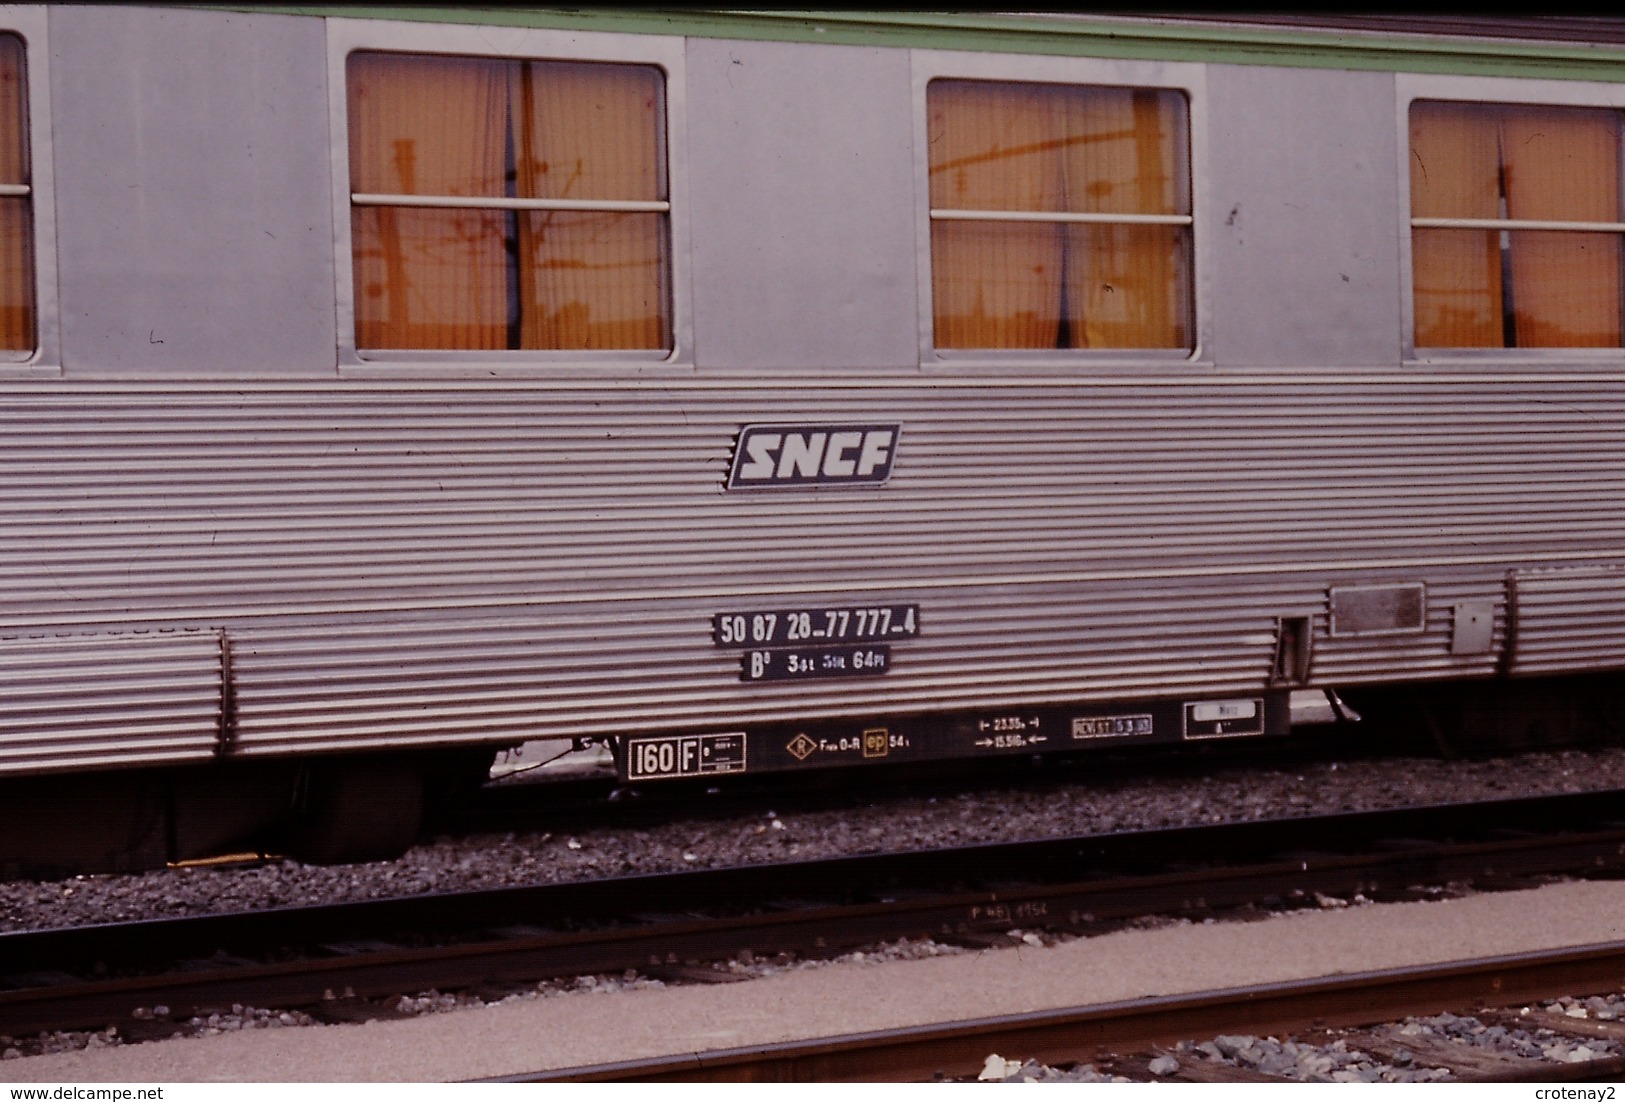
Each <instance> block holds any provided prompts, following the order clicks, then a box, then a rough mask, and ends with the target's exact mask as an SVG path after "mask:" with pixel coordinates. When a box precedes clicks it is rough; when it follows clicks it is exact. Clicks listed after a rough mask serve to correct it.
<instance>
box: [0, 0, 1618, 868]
mask: <svg viewBox="0 0 1625 1102" xmlns="http://www.w3.org/2000/svg"><path fill="white" fill-rule="evenodd" d="M1296 22H1297V23H1298V24H1300V25H1295V26H1290V27H1289V26H1286V25H1285V24H1284V23H1283V25H1282V26H1269V27H1259V26H1252V25H1247V24H1246V23H1245V21H1240V20H1232V21H1229V22H1228V23H1217V24H1213V23H1207V22H1203V21H1199V20H1188V19H1186V20H1160V19H1102V18H1093V17H1070V16H1058V15H1051V16H989V15H977V16H971V15H965V16H958V15H931V16H903V15H898V14H891V15H877V14H864V13H853V14H850V15H846V16H839V17H834V18H826V17H817V18H814V17H806V16H800V15H796V14H793V13H757V14H753V15H747V14H743V13H703V12H695V13H686V14H683V13H668V14H665V15H660V14H651V13H616V12H602V13H592V12H575V13H570V12H546V11H519V10H514V11H510V12H504V13H483V14H477V13H470V12H440V11H435V10H431V9H422V10H416V11H411V12H406V11H402V12H389V11H383V10H373V11H349V10H340V9H333V11H332V12H330V13H329V14H327V15H312V14H309V13H308V12H307V11H306V10H305V9H298V10H294V9H289V11H288V12H286V13H281V12H277V11H274V10H268V9H255V10H252V11H244V12H228V11H201V10H169V9H164V10H158V9H143V8H139V7H127V8H93V7H78V6H72V5H64V6H61V7H20V8H15V9H0V300H3V301H0V345H4V348H5V349H9V351H4V350H0V391H3V392H4V394H5V400H4V401H3V402H0V514H3V516H0V559H3V560H4V562H5V564H6V566H7V569H6V570H4V571H3V572H0V789H3V791H4V797H5V798H6V799H7V800H8V802H9V804H10V806H11V807H12V808H13V812H12V813H11V814H10V815H9V816H8V819H9V821H10V822H11V823H15V824H29V825H28V826H26V827H24V826H21V825H19V826H17V827H16V828H13V827H11V826H8V828H7V835H8V838H7V841H6V842H5V843H4V844H0V864H3V865H4V866H5V868H7V869H9V870H11V871H12V872H17V871H22V872H30V873H39V872H56V871H63V870H82V869H89V868H107V867H139V866H142V865H145V864H151V863H155V862H160V861H163V860H166V859H168V860H173V859H178V858H182V857H186V856H191V855H196V854H200V853H205V852H214V851H218V850H220V849H221V848H223V847H232V846H259V847H273V848H281V849H292V850H294V851H295V852H298V853H301V854H303V855H305V856H308V857H311V858H316V859H327V860H334V859H343V858H346V857H354V856H361V855H367V854H376V853H384V852H389V851H391V850H394V849H398V848H399V847H401V846H403V845H405V844H406V843H407V842H409V841H410V839H411V837H412V836H413V833H414V831H415V830H416V825H417V822H418V820H419V816H420V814H421V812H422V809H423V806H424V803H425V801H426V800H430V801H432V800H433V799H435V798H437V796H438V795H439V794H440V793H441V792H442V790H444V789H448V788H452V787H456V786H459V785H462V784H465V783H472V782H474V781H476V780H477V779H478V778H479V777H481V776H482V775H483V771H484V768H485V765H486V763H487V762H488V761H489V757H490V754H491V753H492V752H493V751H494V750H495V749H497V748H500V747H505V746H511V745H515V744H517V743H519V742H522V741H525V740H528V739H534V738H558V739H577V740H603V741H607V742H609V743H610V744H612V745H613V746H614V747H615V748H616V752H617V758H618V762H619V766H620V769H621V771H622V774H623V776H625V777H626V778H627V779H629V780H631V781H634V782H638V783H642V782H653V781H657V780H662V779H666V778H671V777H684V776H687V777H694V776H705V775H721V774H727V773H735V772H741V771H743V772H756V771H771V770H775V769H796V768H812V767H830V766H843V765H860V764H875V763H884V762H908V761H918V760H926V759H930V758H937V757H956V756H971V757H975V756H985V755H1000V754H1032V753H1043V752H1050V751H1057V750H1074V749H1089V748H1094V747H1099V746H1109V745H1129V744H1134V743H1139V742H1170V741H1180V742H1183V741H1201V740H1204V739H1211V738H1226V737H1242V736H1252V735H1270V734H1281V733H1284V732H1285V731H1286V730H1287V729H1288V727H1289V724H1290V710H1289V697H1290V695H1291V694H1292V693H1293V692H1294V691H1298V692H1307V691H1311V690H1314V691H1320V690H1335V691H1341V692H1343V693H1345V694H1346V695H1347V696H1348V697H1349V699H1350V700H1351V701H1352V702H1353V703H1354V704H1355V705H1356V707H1357V708H1359V709H1361V710H1371V711H1372V712H1374V713H1375V714H1378V715H1385V714H1390V713H1395V712H1398V711H1399V710H1400V709H1402V708H1404V709H1411V708H1414V707H1416V706H1420V705H1427V706H1429V707H1431V709H1432V711H1433V713H1434V718H1435V722H1442V723H1443V724H1444V725H1445V726H1453V725H1454V726H1459V727H1461V728H1462V731H1463V733H1466V732H1467V731H1469V730H1470V731H1471V732H1472V733H1474V734H1475V735H1476V736H1478V737H1492V738H1502V739H1504V740H1512V739H1514V738H1536V739H1540V740H1554V739H1558V738H1562V737H1567V736H1569V735H1573V734H1588V733H1592V729H1593V728H1597V727H1602V728H1607V727H1609V726H1610V725H1611V724H1612V723H1613V721H1612V718H1611V717H1612V715H1613V713H1614V709H1615V708H1616V707H1617V705H1618V703H1619V702H1618V700H1617V693H1616V692H1615V691H1614V690H1612V689H1611V687H1610V686H1611V683H1610V682H1608V681H1606V680H1601V681H1599V680H1597V676H1596V675H1599V674H1605V673H1606V672H1608V671H1614V670H1617V669H1618V668H1619V667H1620V666H1622V665H1625V583H1622V582H1621V580H1620V579H1621V578H1622V577H1625V571H1622V567H1625V511H1622V509H1621V505H1620V502H1621V501H1622V500H1625V495H1622V494H1621V492H1620V491H1621V489H1622V488H1625V449H1622V448H1621V447H1620V445H1621V443H1622V442H1625V397H1622V396H1621V391H1620V383H1621V372H1622V368H1625V358H1622V355H1621V352H1620V349H1621V345H1622V337H1621V331H1622V322H1621V314H1622V309H1625V307H1622V305H1621V303H1622V296H1621V293H1620V288H1619V286H1618V283H1619V276H1618V271H1619V268H1620V265H1619V259H1620V258H1619V256H1618V253H1619V239H1620V235H1621V233H1625V222H1622V221H1621V219H1622V216H1621V214H1620V213H1619V200H1620V193H1619V180H1618V175H1619V173H1618V168H1617V164H1618V161H1619V154H1620V150H1621V146H1620V142H1619V132H1620V121H1619V120H1620V112H1621V110H1622V109H1625V90H1622V87H1625V86H1622V85H1620V84H1618V83H1616V81H1617V80H1618V74H1619V72H1621V71H1625V70H1621V69H1620V68H1619V64H1620V61H1621V60H1622V59H1625V54H1620V52H1619V49H1618V47H1617V46H1615V45H1613V44H1612V40H1611V39H1609V38H1608V37H1607V36H1608V35H1609V34H1613V33H1615V32H1616V31H1617V30H1618V26H1617V25H1618V24H1619V22H1620V21H1611V22H1608V23H1606V24H1591V23H1585V24H1584V25H1583V26H1578V25H1577V26H1570V25H1569V24H1570V23H1573V21H1568V22H1567V23H1565V24H1564V26H1563V27H1562V28H1560V29H1557V28H1555V25H1551V24H1542V23H1540V22H1539V21H1536V23H1535V27H1536V28H1538V27H1540V26H1547V27H1549V28H1552V29H1554V30H1555V31H1556V33H1555V34H1553V35H1552V36H1551V37H1550V38H1548V39H1544V40H1543V39H1538V38H1533V39H1532V38H1530V37H1528V36H1529V35H1530V34H1531V33H1532V31H1533V29H1534V28H1532V27H1531V26H1530V25H1529V21H1517V20H1511V21H1504V22H1503V23H1501V24H1495V25H1494V26H1490V25H1485V26H1482V27H1479V28H1477V30H1478V31H1479V32H1480V33H1479V34H1478V35H1477V36H1465V37H1464V36H1460V35H1456V34H1453V33H1452V32H1453V30H1455V28H1452V27H1449V26H1446V25H1442V24H1438V23H1432V24H1430V23H1428V21H1426V20H1422V21H1420V22H1417V21H1409V22H1404V21H1401V22H1397V23H1392V24H1387V25H1384V26H1372V25H1367V24H1368V23H1369V21H1365V22H1362V23H1361V24H1360V25H1359V26H1349V27H1343V28H1336V27H1327V26H1306V25H1301V24H1302V21H1301V20H1299V21H1296ZM1587 35H1590V36H1592V37H1593V38H1597V41H1596V42H1593V43H1591V44H1589V45H1587V44H1584V43H1583V40H1584V38H1585V36H1587ZM1599 36H1600V37H1599ZM1558 37H1561V38H1562V39H1563V40H1562V41H1556V40H1553V39H1555V38H1558ZM114 58H116V59H117V64H111V63H110V59H114ZM1536 132H1538V133H1539V134H1541V135H1543V137H1542V138H1541V140H1542V141H1546V142H1548V143H1555V144H1548V145H1546V146H1543V147H1542V148H1541V151H1540V154H1539V156H1538V157H1537V158H1536V159H1535V160H1533V161H1532V160H1530V159H1529V158H1528V155H1527V153H1525V152H1520V150H1521V149H1523V146H1522V145H1520V144H1519V139H1520V138H1524V139H1527V138H1528V137H1529V136H1530V135H1531V134H1533V133H1536ZM1525 144H1527V143H1525ZM1610 163H1612V164H1614V166H1615V167H1614V168H1613V170H1612V171H1611V173H1610V171H1609V170H1608V165H1609V164H1610ZM1553 166H1556V168H1557V169H1558V171H1557V172H1556V173H1553V172H1551V171H1549V170H1550V168H1551V167H1553ZM1577 180H1578V181H1582V182H1581V183H1576V182H1575V181H1577ZM1509 181H1510V182H1509ZM1610 203H1612V204H1613V205H1612V207H1610V205H1609V204H1610ZM1599 257H1601V258H1602V259H1601V260H1599V259H1598V258H1599ZM1609 258H1612V260H1610V259H1609ZM1609 264H1612V265H1613V268H1612V272H1613V274H1612V276H1611V277H1610V276H1609V275H1608V274H1607V273H1608V266H1609ZM1577 679H1578V680H1577ZM1475 709H1476V711H1475ZM1507 717H1512V719H1511V720H1508V719H1507ZM1490 718H1496V719H1498V720H1500V721H1501V726H1502V727H1503V728H1506V729H1505V730H1502V731H1499V732H1497V731H1493V730H1488V729H1487V726H1486V723H1485V721H1486V720H1487V719H1490ZM87 810H88V811H90V812H93V813H91V814H87ZM41 823H44V824H48V825H47V827H46V828H44V829H41V828H40V827H39V826H38V824H41Z"/></svg>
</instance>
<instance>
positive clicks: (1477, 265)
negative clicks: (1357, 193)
mask: <svg viewBox="0 0 1625 1102" xmlns="http://www.w3.org/2000/svg"><path fill="white" fill-rule="evenodd" d="M1500 162H1501V153H1500V126H1499V122H1498V117H1497V112H1496V111H1495V109H1493V108H1484V107H1480V106H1477V105H1475V104H1457V103H1418V104H1416V105H1414V106H1413V107H1412V108H1411V215H1412V217H1415V218H1499V217H1500V216H1501V213H1500V209H1501V198H1500V196H1501V191H1500V179H1499V174H1500ZM1411 281H1412V286H1413V287H1414V289H1415V303H1416V343H1417V344H1418V345H1419V346H1426V347H1435V348H1484V347H1499V346H1500V345H1501V344H1502V343H1503V340H1504V338H1503V335H1502V324H1501V294H1502V288H1501V245H1500V235H1499V233H1498V231H1495V230H1447V229H1417V230H1415V231H1413V233H1412V235H1411Z"/></svg>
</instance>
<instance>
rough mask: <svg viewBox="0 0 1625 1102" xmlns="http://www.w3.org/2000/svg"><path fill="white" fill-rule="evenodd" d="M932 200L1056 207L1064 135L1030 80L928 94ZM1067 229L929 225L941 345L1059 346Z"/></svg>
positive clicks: (982, 206) (950, 85)
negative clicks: (1029, 82) (1058, 149)
mask: <svg viewBox="0 0 1625 1102" xmlns="http://www.w3.org/2000/svg"><path fill="white" fill-rule="evenodd" d="M928 111H929V122H928V127H929V130H928V132H929V142H930V181H931V185H930V187H931V206H932V207H936V208H945V209H950V210H1006V211H1011V210H1014V211H1024V210H1025V211H1058V210H1061V209H1062V206H1061V202H1062V200H1061V189H1062V181H1061V175H1060V162H1059V158H1058V157H1057V147H1058V145H1059V132H1058V130H1057V119H1056V114H1055V110H1054V106H1053V104H1052V102H1051V99H1050V97H1048V96H1045V95H1043V94H1042V92H1041V90H1039V89H1037V88H1035V87H1034V86H1031V85H1001V84H977V83H970V82H951V81H943V82H936V83H933V84H932V85H931V86H930V89H929V94H928ZM1064 247H1065V245H1064V234H1063V233H1062V232H1061V227H1059V226H1057V225H1056V224H1054V223H1050V222H961V221H933V222H932V224H931V286H932V301H933V303H934V313H935V329H936V338H935V339H936V344H937V347H939V348H1054V347H1055V346H1056V343H1057V340H1058V336H1059V332H1060V313H1061V255H1062V250H1063V248H1064Z"/></svg>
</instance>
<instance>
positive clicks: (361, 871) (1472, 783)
mask: <svg viewBox="0 0 1625 1102" xmlns="http://www.w3.org/2000/svg"><path fill="white" fill-rule="evenodd" d="M1072 774H1073V775H1074V776H1082V777H1084V778H1087V774H1086V772H1085V771H1084V770H1083V769H1079V768H1077V767H1076V766H1074V767H1073V769H1072ZM1612 788H1625V749H1616V748H1610V749H1597V750H1584V751H1580V750H1576V751H1564V752H1557V753H1544V754H1525V755H1519V756H1516V757H1507V758H1498V759H1489V760H1483V761H1441V760H1437V759H1431V758H1395V759H1388V760H1357V761H1345V762H1338V761H1321V762H1314V763H1311V764H1299V765H1296V766H1294V767H1292V768H1289V769H1263V770H1260V769H1256V768H1253V769H1248V768H1240V767H1231V768H1221V769H1219V770H1218V771H1216V772H1214V773H1212V774H1210V775H1207V776H1202V777H1196V776H1190V775H1184V774H1180V775H1173V776H1170V775H1167V774H1166V773H1155V774H1153V773H1147V774H1145V775H1143V776H1138V777H1136V776H1134V775H1124V773H1123V772H1122V771H1121V770H1120V769H1119V770H1117V771H1116V772H1115V773H1114V774H1113V775H1112V776H1111V777H1110V778H1109V779H1107V780H1103V781H1100V782H1097V783H1091V782H1090V781H1089V780H1088V779H1081V780H1078V781H1076V782H1072V783H1067V784H1065V785H1057V784H1039V785H1034V786H1031V787H1024V788H1008V789H1000V790H984V791H976V792H965V793H957V794H953V795H945V796H928V797H907V798H901V799H896V800H892V801H888V802H885V803H876V804H873V805H870V806H862V807H843V808H836V809H826V810H817V811H808V812H801V813H797V814H790V813H788V812H787V813H784V814H776V813H774V812H773V811H772V810H764V811H752V812H748V813H746V814H744V815H741V816H739V817H735V818H718V819H694V820H686V821H684V820H679V821H671V822H660V823H655V824H652V825H648V824H641V823H639V822H638V821H637V820H638V816H637V815H636V812H635V810H633V811H629V812H628V813H626V814H625V816H624V820H623V821H621V822H613V821H609V820H610V817H611V816H612V815H613V814H615V812H614V808H615V807H616V806H617V805H613V804H612V805H610V810H609V811H608V812H606V822H605V823H604V825H603V826H601V827H597V828H594V829H590V830H581V831H578V832H574V833H560V834H556V835H555V834H551V833H546V832H542V833H536V834H473V835H468V836H464V837H458V838H437V839H434V840H432V841H430V842H428V843H426V844H423V845H419V846H417V847H416V848H414V849H413V850H411V851H410V852H409V853H408V854H406V856H404V857H403V858H401V859H400V860H398V861H388V862H375V863H370V864H361V865H339V866H328V867H323V866H312V865H303V864H300V863H298V862H294V861H279V862H274V863H269V864H265V865H262V866H260V867H250V868H197V867H194V868H180V869H165V870H159V871H155V872H148V873H141V874H134V875H96V876H79V877H73V878H71V879H68V880H56V881H38V882H34V881H13V882H8V883H0V931H9V930H27V929H41V928H47V927H55V926H72V925H85V924H91V923H103V922H122V921H132V920H138V919H150V918H162V917H168V916H180V915H194V914H209V913H218V912H229V911H238V910H263V909H266V908H272V907H292V906H305V905H311V904H319V903H338V902H346V901H353V900H364V899H382V898H388V897H392V896H404V895H414V894H420V893H426V892H450V891H460V890H472V889H480V888H504V887H514V886H520V885H526V884H536V883H542V882H553V881H567V880H588V879H594V878H602V877H613V876H629V875H637V874H645V873H660V872H672V871H677V870H683V869H695V868H722V867H727V866H733V865H748V864H762V863H770V862H779V861H786V860H798V859H800V860H805V859H812V858H822V857H836V856H842V855H848V854H861V853H874V852H880V851H894V850H906V849H918V848H936V847H948V846H959V845H968V844H973V843H981V842H1001V841H1017V840H1023V839H1031V838H1044V837H1057V836H1064V835H1072V834H1086V833H1107V832H1111V831H1123V830H1140V829H1153V828H1160V827H1173V826H1187V825H1199V824H1204V823H1220V822H1232V821H1245V820H1255V819H1265V818H1276V817H1284V816H1294V815H1314V814H1323V813H1332V812H1339V811H1362V810H1371V809H1377V808H1387V807H1405V806H1415V805H1419V804H1428V803H1451V802H1465V801H1472V800H1482V799H1494V798H1511V797H1517V796H1534V795H1546V794H1556V793H1564V792H1580V791H1587V790H1597V789H1612ZM629 806H634V807H635V804H633V805H629Z"/></svg>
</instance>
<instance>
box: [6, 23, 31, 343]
mask: <svg viewBox="0 0 1625 1102" xmlns="http://www.w3.org/2000/svg"><path fill="white" fill-rule="evenodd" d="M26 87H27V86H26V84H25V83H24V70H23V44H22V40H21V39H19V38H17V37H16V36H15V35H0V184H27V183H29V182H30V181H29V166H28V96H27V94H26ZM35 344H36V338H35V327H34V218H33V204H32V202H31V200H30V198H29V197H28V196H8V197H4V198H0V348H3V349H6V350H8V351H13V352H24V351H29V350H32V349H33V348H34V346H35Z"/></svg>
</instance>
